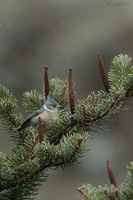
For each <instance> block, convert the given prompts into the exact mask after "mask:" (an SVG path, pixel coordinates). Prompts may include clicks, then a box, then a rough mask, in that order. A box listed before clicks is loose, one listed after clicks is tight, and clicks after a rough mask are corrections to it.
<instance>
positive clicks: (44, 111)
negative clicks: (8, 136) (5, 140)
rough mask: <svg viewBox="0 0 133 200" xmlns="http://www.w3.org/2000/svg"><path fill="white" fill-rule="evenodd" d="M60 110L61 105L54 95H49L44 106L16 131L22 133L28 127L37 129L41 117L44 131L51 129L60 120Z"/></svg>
mask: <svg viewBox="0 0 133 200" xmlns="http://www.w3.org/2000/svg"><path fill="white" fill-rule="evenodd" d="M59 109H60V105H59V104H58V103H57V102H56V100H55V98H54V97H53V95H52V94H51V93H49V95H48V98H47V100H46V102H45V103H44V105H43V106H42V107H41V108H40V109H39V110H37V111H35V112H33V113H31V114H30V115H29V116H28V117H27V118H26V119H25V120H24V121H23V123H22V124H21V125H20V126H19V127H18V128H17V129H16V131H18V132H19V131H22V130H23V129H25V128H27V127H28V126H32V127H36V126H37V125H38V119H39V117H41V121H42V125H43V127H44V130H49V129H51V128H52V127H53V126H54V125H55V123H56V122H57V120H58V118H59Z"/></svg>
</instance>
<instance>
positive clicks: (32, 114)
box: [21, 109, 41, 126]
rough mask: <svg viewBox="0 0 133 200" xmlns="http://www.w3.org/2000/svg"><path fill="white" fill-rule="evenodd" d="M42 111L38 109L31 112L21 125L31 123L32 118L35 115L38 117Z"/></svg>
mask: <svg viewBox="0 0 133 200" xmlns="http://www.w3.org/2000/svg"><path fill="white" fill-rule="evenodd" d="M40 113H41V110H40V109H39V110H37V111H35V112H33V113H31V114H30V115H29V116H28V117H27V118H26V119H25V120H24V121H23V123H22V124H21V126H25V125H29V122H30V120H31V119H32V118H33V117H36V116H37V115H39V114H40Z"/></svg>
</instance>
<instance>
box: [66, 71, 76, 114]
mask: <svg viewBox="0 0 133 200" xmlns="http://www.w3.org/2000/svg"><path fill="white" fill-rule="evenodd" d="M68 83H69V103H70V110H71V113H72V115H73V114H74V113H75V96H74V81H73V75H72V69H69V74H68Z"/></svg>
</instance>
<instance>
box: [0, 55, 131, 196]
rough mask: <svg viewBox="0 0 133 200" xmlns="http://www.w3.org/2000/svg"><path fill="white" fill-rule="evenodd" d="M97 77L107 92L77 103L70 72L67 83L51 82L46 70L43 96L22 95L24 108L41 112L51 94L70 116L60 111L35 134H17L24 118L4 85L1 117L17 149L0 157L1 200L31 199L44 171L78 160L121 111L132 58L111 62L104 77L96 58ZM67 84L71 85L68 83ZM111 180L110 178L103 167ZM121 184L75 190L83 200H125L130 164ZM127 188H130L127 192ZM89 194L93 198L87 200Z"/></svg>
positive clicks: (30, 131)
mask: <svg viewBox="0 0 133 200" xmlns="http://www.w3.org/2000/svg"><path fill="white" fill-rule="evenodd" d="M99 67H100V70H101V77H102V80H103V83H104V86H105V87H106V92H104V91H98V92H97V93H95V92H92V93H91V94H89V95H88V97H87V98H85V99H84V100H77V101H76V102H77V103H75V97H74V83H73V78H72V71H69V80H68V81H66V80H65V81H62V80H60V79H59V78H53V79H51V80H49V78H48V72H47V69H45V73H44V74H45V75H44V85H45V88H46V90H47V91H45V94H44V92H43V93H42V94H41V93H39V92H38V91H36V90H33V91H30V92H26V93H24V96H23V105H24V107H25V109H26V111H28V112H33V111H35V110H37V109H39V108H40V107H41V106H42V105H43V104H44V101H45V99H46V96H47V94H48V92H49V88H50V91H51V92H52V93H53V95H54V96H55V98H56V100H57V101H58V103H59V104H60V105H62V107H63V108H65V106H66V105H67V104H68V103H69V102H70V110H71V114H72V115H69V114H68V112H67V111H66V110H65V109H63V110H61V112H60V118H59V121H58V123H57V124H56V126H55V127H54V128H53V129H52V130H50V131H48V132H45V136H46V138H45V137H44V131H45V130H43V129H42V126H41V119H39V122H38V130H35V129H33V128H32V127H29V128H26V129H24V130H23V131H21V132H20V133H17V132H16V129H15V128H16V127H18V126H19V125H20V124H21V122H22V120H23V117H22V115H21V114H20V115H16V113H15V112H16V109H17V101H16V99H15V98H14V97H13V95H12V94H11V93H10V92H9V90H7V89H6V88H5V87H4V86H2V85H0V117H1V119H2V122H3V125H4V127H5V129H6V130H7V131H8V133H9V135H10V138H11V140H12V141H13V142H14V143H15V144H16V146H15V148H13V150H12V152H11V155H10V156H7V155H4V154H3V153H0V199H2V200H4V199H5V200H9V199H10V200H14V199H15V200H17V199H18V200H19V199H20V198H19V197H20V196H21V200H23V199H26V198H27V199H29V198H30V197H31V196H33V195H34V194H35V191H36V186H37V185H38V184H39V183H41V182H42V181H44V180H46V178H47V176H48V169H49V168H52V169H55V168H58V167H61V168H63V169H64V168H65V167H67V166H70V165H72V164H73V163H74V162H77V161H78V158H80V157H81V156H83V155H84V154H85V152H86V151H87V150H89V149H90V146H91V138H90V135H89V134H90V131H91V132H92V131H100V130H101V129H102V128H103V127H104V126H103V124H104V123H105V122H106V121H107V120H108V119H109V118H110V117H112V116H113V115H114V114H116V113H118V112H120V111H121V110H123V109H124V101H125V100H126V99H128V98H130V97H131V96H133V66H132V63H131V58H129V57H128V56H127V55H123V54H120V55H118V56H116V57H115V58H114V59H113V61H112V66H111V68H110V70H109V72H108V74H107V72H106V71H105V69H104V64H103V61H102V58H101V56H100V55H99ZM68 83H69V84H68ZM107 169H108V172H109V176H110V179H111V181H112V175H111V173H110V172H111V171H110V167H109V165H108V166H107ZM128 171H129V173H128V175H127V179H126V180H125V182H124V183H123V184H122V185H121V186H120V187H119V188H118V187H114V185H115V186H117V184H116V183H115V181H114V180H113V181H112V182H111V183H113V184H114V185H113V186H112V185H111V186H110V188H108V187H107V186H105V188H102V187H99V188H96V187H94V186H91V185H84V186H83V187H80V188H79V191H80V192H81V193H82V194H83V195H84V198H85V199H86V200H91V199H94V198H92V197H93V195H94V197H95V199H96V200H97V199H98V200H100V199H102V200H104V199H106V198H108V199H113V198H114V199H115V198H117V197H120V199H121V200H128V199H129V198H131V197H133V193H132V191H133V189H132V185H133V178H132V177H133V164H132V163H131V166H130V167H129V168H128ZM127 185H128V187H127ZM90 194H91V195H90Z"/></svg>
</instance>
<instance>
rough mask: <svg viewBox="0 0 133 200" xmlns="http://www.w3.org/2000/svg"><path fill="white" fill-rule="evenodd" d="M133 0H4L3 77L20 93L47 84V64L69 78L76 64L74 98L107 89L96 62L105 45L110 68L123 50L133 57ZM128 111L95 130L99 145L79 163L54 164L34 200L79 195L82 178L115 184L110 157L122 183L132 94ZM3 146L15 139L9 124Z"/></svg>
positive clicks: (0, 30)
mask: <svg viewBox="0 0 133 200" xmlns="http://www.w3.org/2000/svg"><path fill="white" fill-rule="evenodd" d="M132 10H133V1H130V0H123V1H120V0H110V1H109V0H101V1H90V0H88V1H87V0H71V1H70V0H62V1H61V0H27V1H26V0H25V1H18V0H10V1H8V0H4V1H3V0H0V82H1V83H2V84H3V85H5V86H6V87H7V88H9V90H10V91H11V92H12V93H13V94H14V95H15V97H16V98H18V104H19V109H18V112H20V111H21V112H22V113H23V114H24V115H25V116H26V115H27V114H26V113H25V111H24V109H23V107H22V106H21V105H22V95H23V92H25V91H29V90H32V89H37V90H39V91H41V90H42V83H43V70H44V69H43V68H44V66H48V67H49V76H50V78H52V77H59V78H61V79H66V78H67V76H68V69H69V68H72V69H73V76H74V80H75V89H76V98H78V99H83V98H85V97H86V96H87V95H88V94H89V93H90V92H91V91H95V92H97V90H99V89H103V85H102V82H101V79H100V75H99V72H98V65H97V52H98V51H100V52H101V54H102V56H103V59H104V63H105V65H106V67H107V69H109V67H110V65H111V60H112V59H113V57H114V56H115V55H117V54H119V53H126V54H128V55H129V56H131V57H132V56H133V11H132ZM126 103H127V104H128V105H129V107H130V110H128V111H125V112H121V113H119V114H118V115H116V116H115V117H114V121H113V122H111V123H108V124H107V125H108V127H109V131H106V132H103V133H102V134H98V133H97V134H96V133H94V134H92V137H93V138H94V139H93V144H92V148H91V150H90V151H89V152H87V153H86V155H85V157H84V158H82V159H80V160H79V163H78V164H74V165H73V166H71V167H69V168H67V169H66V170H65V171H62V170H60V169H58V170H55V171H51V173H50V176H49V178H48V182H46V183H44V184H43V185H42V186H41V189H40V190H39V194H38V196H37V197H36V200H51V199H53V197H54V199H55V200H57V199H58V200H62V199H63V200H69V199H71V200H77V199H79V197H78V196H79V193H78V191H77V190H76V188H77V187H79V186H82V185H83V183H92V184H95V185H96V186H97V185H102V186H103V185H104V184H108V185H109V184H110V183H109V180H108V177H107V173H106V161H107V160H110V162H111V165H112V168H113V172H114V174H115V177H116V180H117V182H118V184H121V182H122V181H123V179H124V178H125V176H126V165H127V164H129V162H130V161H131V160H133V154H132V153H133V152H132V151H133V134H132V129H133V123H132V113H133V104H132V100H128V101H127V102H126ZM0 138H1V139H0V149H1V150H2V151H3V152H6V153H9V152H10V150H11V148H12V144H11V142H9V140H8V135H7V133H6V132H4V130H2V131H1V133H0Z"/></svg>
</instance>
